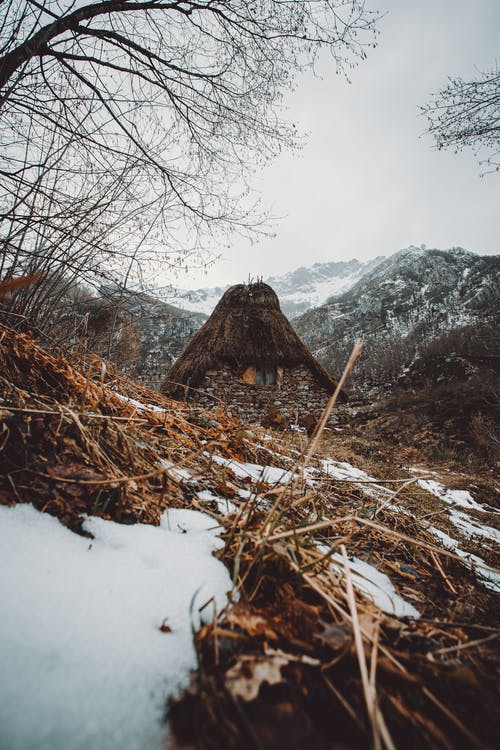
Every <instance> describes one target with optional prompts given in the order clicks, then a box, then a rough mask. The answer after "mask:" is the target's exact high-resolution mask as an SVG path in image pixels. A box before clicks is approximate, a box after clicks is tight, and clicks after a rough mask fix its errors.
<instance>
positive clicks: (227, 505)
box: [196, 490, 238, 514]
mask: <svg viewBox="0 0 500 750" xmlns="http://www.w3.org/2000/svg"><path fill="white" fill-rule="evenodd" d="M196 496H197V497H198V500H201V502H213V503H216V504H217V509H218V511H219V513H224V514H226V513H228V514H229V513H234V512H235V511H237V510H238V506H237V505H235V504H234V503H232V502H231V500H228V499H227V498H226V497H220V496H219V495H214V493H213V492H210V490H201V491H200V492H197V493H196Z"/></svg>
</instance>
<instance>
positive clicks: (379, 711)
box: [0, 328, 499, 749]
mask: <svg viewBox="0 0 500 750" xmlns="http://www.w3.org/2000/svg"><path fill="white" fill-rule="evenodd" d="M0 364H1V367H2V399H3V401H2V404H1V412H0V420H1V421H0V446H1V449H2V466H3V467H4V472H3V476H2V477H1V482H0V502H2V503H8V504H12V503H15V502H33V504H35V505H36V506H37V507H39V508H40V509H42V510H44V511H48V512H50V513H52V514H53V515H56V516H58V517H59V518H60V519H61V521H62V522H63V523H66V524H67V525H69V526H71V527H72V528H74V529H79V519H80V518H81V514H82V513H94V514H97V515H101V516H103V517H105V518H112V519H114V520H117V521H121V522H124V523H134V522H137V521H141V522H147V523H158V521H159V518H160V515H161V513H162V511H163V509H164V508H166V507H171V506H172V505H178V506H179V505H182V506H184V507H190V508H198V509H203V510H204V511H205V512H209V513H211V514H212V515H213V516H214V519H215V520H216V522H217V523H218V524H219V525H220V526H221V533H222V536H223V538H224V540H225V546H224V548H223V549H222V550H221V551H220V553H219V555H220V557H221V559H222V560H223V561H224V562H225V563H226V564H227V566H228V568H229V569H230V571H231V574H232V578H233V590H232V592H231V595H230V602H229V604H228V606H227V607H226V609H225V610H224V611H223V612H220V613H214V617H213V622H212V623H211V624H209V625H207V626H205V627H204V628H202V630H201V631H200V632H199V633H198V634H197V636H196V645H197V651H198V655H199V666H200V669H199V671H198V673H197V674H196V675H195V676H194V678H193V685H192V686H191V689H190V691H189V692H188V693H186V694H185V695H184V696H183V697H182V698H181V699H180V700H179V701H178V702H176V703H175V704H173V705H172V706H171V707H170V718H171V723H172V728H173V733H174V737H175V742H176V743H177V747H183V748H187V747H199V748H221V747H224V748H247V747H248V748H254V747H263V748H281V747H283V748H285V747H286V748H297V749H298V748H303V747H306V746H307V747H311V748H332V747H339V748H340V747H342V748H363V747H377V748H379V747H380V748H392V747H401V746H402V745H406V744H410V745H411V746H413V747H419V748H421V747H433V748H434V747H436V748H459V747H460V748H461V747H483V748H485V747H489V746H494V744H495V742H496V737H497V736H498V729H499V726H498V723H496V722H495V718H494V717H495V712H494V709H495V697H496V696H495V690H496V676H497V674H498V651H497V646H498V640H497V638H498V631H497V630H496V629H495V628H496V624H497V622H498V618H497V615H498V597H497V596H495V595H494V594H493V593H491V592H490V591H488V590H487V589H485V588H484V587H483V586H482V585H481V583H480V582H479V581H478V580H477V579H476V577H475V575H474V573H473V571H471V570H470V569H469V568H468V567H466V566H464V564H463V561H462V560H461V559H460V558H458V557H457V556H456V555H455V554H454V553H453V552H450V551H449V550H446V549H445V548H443V547H441V546H440V545H439V544H438V543H437V542H436V540H435V538H434V537H433V536H432V535H431V534H430V533H429V531H428V526H429V521H428V518H426V516H428V515H429V513H438V512H439V509H440V508H439V503H437V502H435V501H433V500H432V498H431V497H430V496H429V497H427V500H424V496H423V492H422V490H421V488H418V487H416V486H415V483H414V482H412V483H409V482H408V479H409V476H408V473H407V472H406V471H404V470H403V469H402V468H401V467H399V466H397V465H394V464H391V463H390V462H388V461H385V460H384V455H383V444H379V445H378V446H377V447H375V446H374V445H373V444H372V447H371V453H369V451H368V443H366V444H365V445H363V451H361V452H360V451H358V448H357V447H356V443H355V442H354V443H350V442H349V440H348V439H347V436H346V434H343V433H338V434H337V433H324V435H323V441H322V444H321V445H320V447H319V450H318V455H313V454H312V453H311V455H310V458H309V461H310V466H309V468H308V472H306V473H305V475H304V471H303V467H304V455H305V454H306V453H307V445H306V443H305V438H304V437H303V436H302V435H293V436H283V435H281V436H274V438H273V439H271V440H270V439H268V437H269V436H265V435H264V434H262V432H261V431H259V430H255V431H252V432H250V431H249V430H247V429H244V427H243V426H242V425H241V424H240V423H239V422H237V421H235V420H232V419H230V418H229V417H227V416H226V415H225V414H224V412H223V411H222V409H219V410H218V412H217V413H215V414H214V413H209V412H206V411H204V410H201V409H198V408H196V409H193V408H189V407H188V406H186V405H185V404H179V403H178V402H172V401H170V400H168V399H166V398H164V397H163V396H161V395H159V394H154V393H152V392H150V391H148V390H147V389H144V388H141V387H140V386H139V385H137V384H133V383H131V382H129V381H126V380H124V379H122V378H120V377H119V376H118V375H117V374H116V373H115V372H114V371H113V370H112V369H110V368H108V366H107V365H105V364H104V363H103V362H102V361H101V360H97V359H93V360H89V361H86V362H84V363H80V365H79V366H78V367H75V366H74V365H73V364H71V363H70V362H69V361H67V360H65V359H62V358H61V359H56V358H54V357H52V356H51V355H49V354H47V352H45V351H44V350H43V349H41V348H40V347H38V346H37V345H36V343H35V342H33V341H31V340H30V339H29V338H28V337H26V336H21V335H19V334H16V333H14V332H13V331H10V330H9V329H7V328H1V329H0ZM117 392H120V393H121V394H122V396H126V397H128V398H135V399H137V400H139V401H141V402H142V403H146V404H155V405H156V406H157V407H159V408H160V411H154V410H152V409H150V408H146V409H142V408H140V407H137V406H134V405H133V404H132V403H131V402H130V401H125V400H123V398H120V396H118V395H117ZM358 447H359V446H358ZM214 455H218V456H224V457H227V458H232V459H235V460H239V461H252V462H255V463H258V464H261V465H266V464H272V465H274V466H282V467H283V468H286V469H287V470H291V472H292V478H291V481H290V482H289V483H288V485H277V486H270V485H268V484H266V483H265V482H263V481H250V480H245V479H244V478H242V477H241V476H239V475H238V474H235V473H234V472H232V471H231V469H230V468H228V467H224V466H222V465H221V464H220V463H217V462H216V461H214V460H212V457H213V456H214ZM322 455H329V456H333V457H334V458H335V459H336V460H349V461H350V462H351V463H354V464H355V465H356V466H358V467H359V468H361V469H364V470H366V471H367V473H369V474H371V475H374V476H375V477H376V478H377V480H378V482H381V483H382V484H384V483H385V484H384V486H385V487H388V488H390V491H391V492H392V493H393V497H392V498H389V497H388V495H387V494H385V495H383V494H381V493H380V492H379V493H377V492H375V493H374V494H373V493H372V494H368V493H367V489H366V486H365V485H366V483H365V485H363V483H360V482H356V481H339V480H338V479H332V478H331V477H327V476H326V475H325V474H324V473H322V472H321V471H320V469H321V464H320V462H319V459H320V458H321V456H322ZM165 461H167V462H170V463H169V464H166V465H165V463H164V462H165ZM162 462H163V463H162ZM180 469H184V470H188V471H189V477H186V475H182V474H180V473H179V470H180ZM201 489H210V490H211V491H212V492H213V493H214V494H215V495H217V496H218V497H221V498H226V499H227V500H228V501H229V500H230V501H231V502H232V503H233V505H234V507H235V511H234V512H232V513H230V514H227V513H226V514H224V513H221V510H220V505H218V504H217V503H216V502H214V501H210V500H209V501H202V500H200V499H199V497H198V492H199V491H200V490H201ZM242 490H246V493H242ZM394 493H397V494H396V495H395V494H394ZM243 495H244V497H243ZM388 500H390V501H391V502H388ZM393 500H395V501H396V503H397V504H398V505H399V504H401V505H402V506H403V508H404V510H405V512H397V511H395V510H394V508H392V507H389V506H392V505H393V502H392V501H393ZM440 520H442V519H440ZM434 521H435V522H436V524H437V523H438V521H437V520H436V519H434ZM443 528H444V527H443ZM454 536H457V534H456V530H455V534H454ZM344 550H345V554H344ZM336 553H340V554H342V560H343V563H342V565H338V564H336V565H335V566H332V564H331V563H332V560H331V557H332V555H333V554H336ZM352 556H357V557H358V558H361V559H363V560H365V561H366V562H368V563H371V564H373V565H375V566H376V567H377V569H378V570H380V571H382V572H385V573H386V574H387V575H389V576H390V578H391V580H392V581H393V583H394V585H395V587H396V589H397V591H398V592H399V593H400V594H401V596H403V597H404V598H405V599H406V600H407V601H409V602H411V603H412V604H414V605H415V606H416V607H417V609H418V610H419V611H420V613H421V618H420V619H418V620H415V621H414V620H405V619H401V618H398V617H395V616H394V615H388V614H385V613H383V612H382V611H381V610H380V609H378V607H376V606H375V605H374V604H373V602H372V601H371V600H370V599H369V598H367V597H365V596H363V595H362V594H360V593H359V591H357V590H356V589H355V588H354V589H353V587H352V586H351V583H352V571H351V567H350V562H349V560H350V558H351V557H352ZM206 606H212V603H211V602H208V603H207V605H206Z"/></svg>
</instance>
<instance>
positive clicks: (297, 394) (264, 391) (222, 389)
mask: <svg viewBox="0 0 500 750" xmlns="http://www.w3.org/2000/svg"><path fill="white" fill-rule="evenodd" d="M244 370H245V368H244V367H242V368H239V369H238V368H236V367H234V368H231V366H230V365H226V366H224V367H222V368H220V369H218V370H209V371H208V372H207V373H205V377H204V378H203V380H202V381H201V382H200V383H199V384H198V385H197V387H196V389H193V390H192V391H190V392H189V395H188V400H189V401H191V402H195V403H198V404H200V405H201V406H204V407H205V408H207V409H214V408H216V407H217V405H218V404H219V403H221V402H222V405H223V406H224V407H225V409H226V410H227V411H228V412H229V413H230V414H231V415H233V416H235V417H239V418H240V419H242V420H244V421H246V422H250V423H252V422H253V423H259V422H261V420H262V419H263V418H264V417H265V416H266V415H267V414H268V413H269V410H270V408H271V407H275V408H276V410H277V411H278V412H280V413H281V414H283V415H284V416H285V417H287V419H288V420H289V421H290V423H291V424H301V423H303V422H304V420H305V418H306V417H307V416H309V415H310V416H312V417H313V418H314V419H315V420H317V419H318V418H319V417H320V415H321V413H322V411H323V409H324V407H325V406H326V403H327V401H328V398H329V393H328V391H327V390H326V388H324V387H323V386H322V385H321V383H319V382H318V381H317V379H316V378H315V377H314V376H313V374H312V373H311V371H310V370H309V368H308V367H306V366H305V365H298V366H296V367H292V368H286V367H284V368H283V369H282V372H281V373H280V372H279V374H278V383H277V384H276V385H253V384H248V383H245V382H244V381H243V379H242V375H243V372H244Z"/></svg>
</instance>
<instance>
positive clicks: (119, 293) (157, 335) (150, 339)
mask: <svg viewBox="0 0 500 750" xmlns="http://www.w3.org/2000/svg"><path fill="white" fill-rule="evenodd" d="M93 305H94V307H96V308H97V310H100V309H102V307H103V306H104V308H105V309H106V311H107V312H108V317H109V313H112V312H113V310H120V312H121V313H125V315H126V316H127V317H128V320H129V321H130V327H131V328H132V329H133V330H134V331H135V333H136V336H137V338H138V342H139V361H138V365H137V371H136V372H137V375H138V376H139V379H141V380H143V381H144V382H145V383H147V384H148V386H149V387H152V388H157V387H158V386H159V384H160V383H161V382H162V380H163V379H164V377H165V374H166V372H167V370H168V369H169V367H170V365H171V364H172V362H173V361H174V359H176V358H177V357H178V356H179V354H180V353H181V352H182V350H183V349H184V347H185V346H186V344H187V342H188V341H189V339H190V338H191V336H192V335H193V334H194V333H195V331H197V330H198V328H199V327H200V326H201V325H203V323H204V322H205V320H206V315H203V314H202V313H197V312H192V311H190V310H181V309H179V308H178V307H175V306H174V305H169V304H167V303H166V302H162V301H161V300H159V299H158V298H156V297H154V296H153V295H150V294H146V293H145V292H134V291H130V290H126V289H123V288H122V287H120V286H115V285H113V286H111V285H108V286H106V287H103V288H101V289H100V297H99V298H97V300H94V301H93ZM106 327H107V328H109V323H108V324H107V325H106ZM107 333H109V331H107Z"/></svg>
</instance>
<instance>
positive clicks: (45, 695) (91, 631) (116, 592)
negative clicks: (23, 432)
mask: <svg viewBox="0 0 500 750" xmlns="http://www.w3.org/2000/svg"><path fill="white" fill-rule="evenodd" d="M213 523H214V522H213V519H212V518H210V517H209V516H207V515H205V514H202V513H198V512H196V511H190V510H169V511H166V512H165V513H164V515H163V517H162V520H161V525H160V526H159V527H153V526H146V525H139V524H137V525H134V526H125V525H120V524H117V523H113V522H111V521H104V520H102V519H99V518H91V519H88V520H87V521H86V522H85V527H86V528H87V529H88V530H89V531H91V532H92V534H93V535H94V537H95V538H94V539H92V540H91V539H87V538H84V537H81V536H78V535H76V534H74V533H72V532H71V531H69V530H68V529H66V528H64V527H63V526H62V525H61V524H60V523H59V522H58V521H57V519H55V518H52V517H51V516H49V515H47V514H42V513H40V512H39V511H37V510H35V509H34V508H33V507H32V506H29V505H17V506H15V507H13V508H7V507H0V549H1V559H2V565H1V566H0V601H1V602H2V616H1V617H0V675H1V680H0V747H1V748H5V750H139V748H141V749H142V748H148V750H161V749H162V748H164V747H165V729H164V725H163V724H162V717H163V713H164V709H165V702H166V700H167V697H168V696H169V695H171V694H172V693H173V692H175V691H176V690H177V689H178V687H179V686H181V685H186V683H187V680H188V672H189V669H190V668H193V667H194V666H195V654H194V649H193V644H192V634H191V621H192V619H193V620H194V624H195V625H197V624H198V622H199V615H198V612H197V610H198V608H199V607H200V606H202V605H203V604H204V603H205V602H206V601H208V600H209V599H210V598H211V597H212V595H215V597H216V601H217V604H218V606H222V605H224V603H225V601H226V592H227V591H228V590H229V589H230V588H231V581H230V578H229V575H228V572H227V570H226V568H225V567H224V566H223V565H222V563H221V562H219V561H218V560H216V559H215V558H214V557H213V555H212V551H213V550H214V549H215V548H217V547H219V546H220V545H221V544H222V542H221V541H220V540H219V539H218V538H217V536H216V532H215V531H213V530H210V528H211V527H212V526H213ZM192 601H194V606H193V607H192V615H191V613H190V608H191V602H192ZM205 614H206V617H207V618H211V616H212V606H211V605H210V606H209V607H207V608H206V610H205ZM164 620H166V623H167V624H168V626H169V627H170V628H171V629H172V632H171V633H162V632H160V630H159V627H160V626H161V625H162V623H163V621H164Z"/></svg>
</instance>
